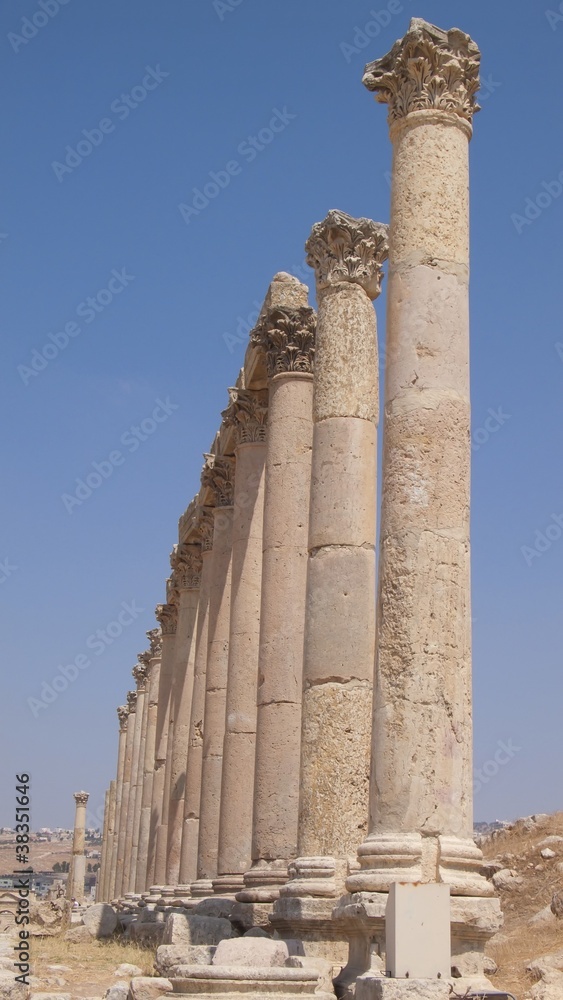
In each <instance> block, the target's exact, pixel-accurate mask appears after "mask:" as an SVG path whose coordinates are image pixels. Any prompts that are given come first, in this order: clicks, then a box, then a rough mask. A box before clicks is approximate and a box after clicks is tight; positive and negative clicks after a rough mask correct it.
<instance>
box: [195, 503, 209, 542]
mask: <svg viewBox="0 0 563 1000" xmlns="http://www.w3.org/2000/svg"><path fill="white" fill-rule="evenodd" d="M195 523H196V530H197V533H198V535H199V537H200V538H201V551H202V552H210V551H211V549H212V548H213V507H198V508H197V515H196V522H195Z"/></svg>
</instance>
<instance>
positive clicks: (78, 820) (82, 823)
mask: <svg viewBox="0 0 563 1000" xmlns="http://www.w3.org/2000/svg"><path fill="white" fill-rule="evenodd" d="M88 798H89V793H88V792H75V793H74V801H75V802H76V813H75V817H74V834H73V838H72V860H71V863H70V873H69V877H68V886H67V897H68V899H77V900H78V902H79V903H82V902H84V878H85V875H86V857H85V855H84V848H85V846H86V837H85V835H86V805H87V802H88Z"/></svg>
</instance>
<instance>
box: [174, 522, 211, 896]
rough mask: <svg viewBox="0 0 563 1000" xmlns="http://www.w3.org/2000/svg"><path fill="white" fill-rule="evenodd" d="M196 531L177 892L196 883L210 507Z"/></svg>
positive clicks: (207, 617)
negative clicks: (197, 577) (197, 562)
mask: <svg viewBox="0 0 563 1000" xmlns="http://www.w3.org/2000/svg"><path fill="white" fill-rule="evenodd" d="M197 531H198V534H199V536H200V539H201V560H202V567H201V581H200V587H199V602H198V609H197V623H196V636H195V662H194V686H193V693H192V705H191V714H190V729H189V738H188V743H189V745H188V760H187V767H186V792H185V798H184V825H183V830H182V851H181V858H180V872H179V876H178V879H179V888H181V890H182V894H184V893H185V892H186V886H189V885H191V883H192V882H195V881H196V879H197V845H198V840H199V808H200V800H201V773H202V760H203V720H204V715H205V679H206V673H207V644H208V634H209V586H210V580H211V569H212V558H213V557H212V547H213V513H212V509H211V508H210V507H202V506H200V507H198V508H197Z"/></svg>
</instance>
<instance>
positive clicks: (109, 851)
mask: <svg viewBox="0 0 563 1000" xmlns="http://www.w3.org/2000/svg"><path fill="white" fill-rule="evenodd" d="M116 785H117V782H116V781H115V779H114V780H112V781H110V784H109V797H108V825H107V837H106V851H105V857H104V865H103V868H104V870H103V876H102V880H101V888H100V901H101V902H103V903H109V901H110V899H111V896H110V878H111V859H112V855H113V840H114V837H115V804H116Z"/></svg>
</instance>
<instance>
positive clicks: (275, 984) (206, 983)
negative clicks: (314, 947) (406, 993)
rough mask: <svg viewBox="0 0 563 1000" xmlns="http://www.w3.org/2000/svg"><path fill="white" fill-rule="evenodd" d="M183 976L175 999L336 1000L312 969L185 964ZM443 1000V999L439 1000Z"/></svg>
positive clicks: (174, 982)
mask: <svg viewBox="0 0 563 1000" xmlns="http://www.w3.org/2000/svg"><path fill="white" fill-rule="evenodd" d="M179 971H180V972H181V976H178V977H175V978H173V979H171V980H170V982H171V983H172V986H173V990H174V994H173V995H174V996H197V997H198V998H199V1000H211V998H216V997H225V998H227V997H234V996H236V997H239V998H241V1000H242V998H244V997H246V996H247V997H249V998H250V997H251V998H252V1000H270V998H271V997H272V996H275V997H276V998H277V1000H294V998H295V997H310V998H311V1000H334V994H333V993H325V992H317V991H316V989H317V986H318V982H319V977H318V973H316V972H312V971H310V970H309V969H286V968H283V967H281V966H280V967H279V968H278V967H271V968H266V969H264V968H256V967H246V968H242V967H241V966H239V965H216V966H211V965H185V966H180V969H179ZM440 1000H441V998H440Z"/></svg>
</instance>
